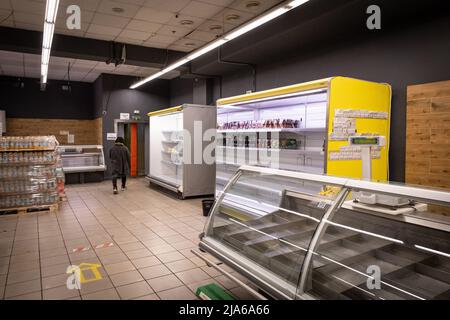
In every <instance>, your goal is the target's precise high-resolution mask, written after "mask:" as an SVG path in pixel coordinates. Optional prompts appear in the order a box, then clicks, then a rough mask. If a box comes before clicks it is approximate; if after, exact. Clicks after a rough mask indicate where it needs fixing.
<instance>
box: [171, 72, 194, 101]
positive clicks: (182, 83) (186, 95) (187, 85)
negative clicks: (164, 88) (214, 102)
mask: <svg viewBox="0 0 450 320" xmlns="http://www.w3.org/2000/svg"><path fill="white" fill-rule="evenodd" d="M193 101H194V96H193V79H181V78H176V79H173V80H170V101H169V104H168V105H167V106H166V107H174V106H178V105H180V104H183V103H193Z"/></svg>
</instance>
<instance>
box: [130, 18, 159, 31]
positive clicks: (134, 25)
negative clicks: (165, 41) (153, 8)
mask: <svg viewBox="0 0 450 320" xmlns="http://www.w3.org/2000/svg"><path fill="white" fill-rule="evenodd" d="M161 27H162V24H160V23H156V22H148V21H143V20H136V19H133V20H131V21H130V23H129V24H128V25H127V27H126V28H127V29H128V30H136V31H143V32H156V31H158V30H159V29H160V28H161Z"/></svg>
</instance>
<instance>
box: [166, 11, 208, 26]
mask: <svg viewBox="0 0 450 320" xmlns="http://www.w3.org/2000/svg"><path fill="white" fill-rule="evenodd" d="M186 21H190V22H192V23H191V24H189V25H186V24H183V23H184V22H186ZM204 21H205V18H199V17H192V16H188V15H185V14H180V15H179V16H178V17H176V16H173V17H172V18H171V19H170V20H169V21H167V24H168V25H171V26H176V27H184V28H190V29H191V30H194V29H195V28H197V27H198V26H199V25H201V24H202V23H203V22H204Z"/></svg>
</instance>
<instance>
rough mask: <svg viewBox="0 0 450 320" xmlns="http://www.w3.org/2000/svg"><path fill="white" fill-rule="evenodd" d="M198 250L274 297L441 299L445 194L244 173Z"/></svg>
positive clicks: (449, 214) (448, 239) (447, 237)
mask: <svg viewBox="0 0 450 320" xmlns="http://www.w3.org/2000/svg"><path fill="white" fill-rule="evenodd" d="M247 184H251V185H253V186H255V185H257V186H258V188H256V189H255V188H252V189H250V188H247V187H246V185H247ZM200 247H201V248H202V249H204V250H206V251H208V252H210V253H211V254H213V255H215V256H216V257H217V258H219V259H220V260H222V261H223V262H225V263H226V264H228V265H230V266H231V267H232V268H234V269H235V270H237V271H238V272H240V273H241V274H243V275H244V276H246V277H248V278H249V279H250V280H252V281H253V282H254V283H255V284H256V285H257V286H258V287H260V288H261V289H262V290H263V291H265V292H267V293H268V294H269V295H271V296H272V297H274V298H277V299H450V193H447V192H443V191H438V190H430V189H421V188H415V187H409V186H404V185H403V186H400V185H392V184H380V183H373V182H366V181H359V180H349V179H344V178H337V177H329V176H322V175H314V174H307V173H297V172H290V171H281V170H273V169H269V168H258V167H245V166H244V167H241V169H240V170H239V171H238V172H237V174H236V175H235V176H234V177H233V178H232V179H231V180H230V182H229V183H228V185H227V187H226V188H225V189H224V191H223V192H222V193H221V194H220V196H219V197H218V199H217V201H216V203H215V205H214V208H213V210H212V214H211V216H210V218H209V220H208V222H207V225H206V227H205V233H204V236H203V238H202V240H201V242H200Z"/></svg>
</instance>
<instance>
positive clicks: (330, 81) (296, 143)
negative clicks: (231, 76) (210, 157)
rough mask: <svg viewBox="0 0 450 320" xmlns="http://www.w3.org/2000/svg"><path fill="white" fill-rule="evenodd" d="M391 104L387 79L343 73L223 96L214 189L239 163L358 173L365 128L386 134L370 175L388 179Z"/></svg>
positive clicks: (219, 104)
mask: <svg viewBox="0 0 450 320" xmlns="http://www.w3.org/2000/svg"><path fill="white" fill-rule="evenodd" d="M390 105H391V88H390V86H389V85H387V84H382V83H375V82H369V81H364V80H358V79H351V78H346V77H332V78H327V79H322V80H317V81H311V82H305V83H300V84H296V85H292V86H287V87H281V88H276V89H271V90H266V91H260V92H253V93H249V94H245V95H240V96H235V97H230V98H224V99H220V100H218V101H217V107H218V111H217V112H218V114H217V129H218V130H217V147H216V162H217V176H216V195H217V194H218V193H219V192H220V191H221V190H222V189H223V188H224V186H225V184H226V183H227V182H228V181H229V179H230V178H231V177H232V176H233V175H234V173H235V172H236V170H237V169H238V168H239V166H241V165H256V166H261V167H270V168H274V169H282V170H291V171H301V172H308V173H316V174H330V175H339V176H345V177H352V178H361V176H362V165H361V148H360V147H358V146H351V145H349V142H348V138H349V137H351V136H360V135H364V136H372V135H376V136H382V137H384V138H385V139H386V145H385V146H383V147H376V148H374V150H373V153H372V177H371V178H372V179H373V180H376V181H388V172H389V170H388V153H389V127H390V125H389V123H390ZM249 187H250V186H249Z"/></svg>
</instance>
